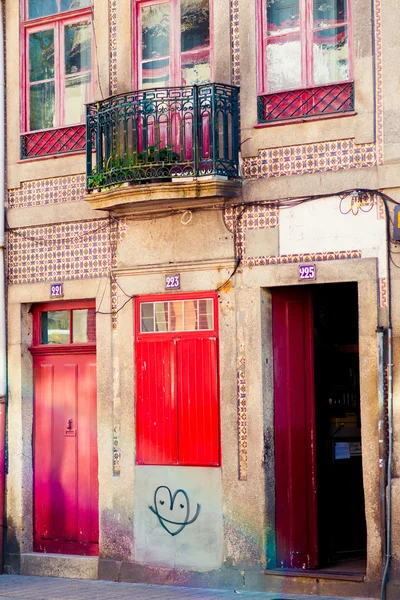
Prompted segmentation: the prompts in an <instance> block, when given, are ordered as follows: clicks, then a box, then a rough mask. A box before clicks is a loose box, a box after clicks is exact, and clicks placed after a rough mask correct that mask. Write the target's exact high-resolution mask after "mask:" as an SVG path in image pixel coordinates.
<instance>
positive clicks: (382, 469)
mask: <svg viewBox="0 0 400 600" xmlns="http://www.w3.org/2000/svg"><path fill="white" fill-rule="evenodd" d="M376 332H377V336H378V378H379V383H378V414H379V421H378V431H379V494H380V506H381V535H382V571H383V569H384V562H385V556H386V477H387V470H386V467H387V465H386V444H385V442H386V440H385V349H384V347H385V328H384V327H382V326H380V325H378V327H377V330H376Z"/></svg>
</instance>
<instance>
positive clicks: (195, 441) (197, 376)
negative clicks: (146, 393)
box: [177, 338, 219, 465]
mask: <svg viewBox="0 0 400 600" xmlns="http://www.w3.org/2000/svg"><path fill="white" fill-rule="evenodd" d="M177 365H178V373H179V374H180V376H179V378H178V382H177V383H178V398H179V411H178V415H179V416H178V418H179V433H180V436H179V461H180V463H182V464H188V463H190V464H192V465H195V464H199V465H204V464H207V465H218V464H219V444H218V440H219V406H218V376H217V340H216V338H198V339H181V340H178V342H177Z"/></svg>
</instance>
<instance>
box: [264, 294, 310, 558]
mask: <svg viewBox="0 0 400 600" xmlns="http://www.w3.org/2000/svg"><path fill="white" fill-rule="evenodd" d="M272 311H273V346H274V398H275V401H274V420H275V486H276V487H275V501H276V545H277V566H278V567H286V568H292V569H312V568H314V567H316V566H317V564H318V532H317V489H316V457H315V405H314V344H313V312H312V296H311V293H310V291H309V290H307V289H306V288H304V287H303V288H281V289H276V290H274V291H273V294H272Z"/></svg>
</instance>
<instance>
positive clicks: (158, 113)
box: [86, 83, 239, 192]
mask: <svg viewBox="0 0 400 600" xmlns="http://www.w3.org/2000/svg"><path fill="white" fill-rule="evenodd" d="M94 151H95V154H94ZM86 158H87V161H86V166H87V189H88V191H89V192H90V191H92V190H94V189H104V188H107V187H109V186H115V185H119V184H122V183H131V184H143V183H150V182H154V181H155V180H156V181H159V180H160V181H170V180H171V179H172V178H174V179H175V178H177V179H179V178H186V177H198V176H202V175H220V176H224V177H229V178H235V177H238V175H239V173H238V164H239V89H238V88H237V87H234V86H229V85H221V84H218V83H211V84H208V85H199V86H191V87H173V88H157V89H152V90H142V91H135V92H130V93H129V94H120V95H118V96H113V97H111V98H108V99H106V100H103V101H101V102H96V103H92V104H88V105H87V128H86Z"/></svg>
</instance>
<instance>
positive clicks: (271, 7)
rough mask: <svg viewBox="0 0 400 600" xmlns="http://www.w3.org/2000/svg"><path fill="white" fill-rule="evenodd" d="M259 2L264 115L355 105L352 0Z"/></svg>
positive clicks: (281, 115)
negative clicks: (352, 60) (351, 27)
mask: <svg viewBox="0 0 400 600" xmlns="http://www.w3.org/2000/svg"><path fill="white" fill-rule="evenodd" d="M259 7H260V13H261V14H260V20H259V22H260V37H261V53H260V60H259V88H260V95H266V97H264V99H263V101H262V103H261V113H260V112H259V117H260V120H261V121H262V120H266V121H268V120H274V119H285V118H296V117H299V116H300V117H301V116H311V115H315V114H323V113H324V112H328V113H331V112H336V111H341V112H344V111H346V110H353V108H354V106H353V85H352V83H351V82H350V79H351V76H352V73H351V66H352V65H351V35H350V14H349V0H260V4H259ZM268 103H269V104H268ZM286 108H288V110H287V111H286V110H285V109H286ZM263 111H264V112H263ZM265 112H266V113H267V114H265ZM269 113H272V115H269ZM268 116H269V117H270V118H268Z"/></svg>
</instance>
